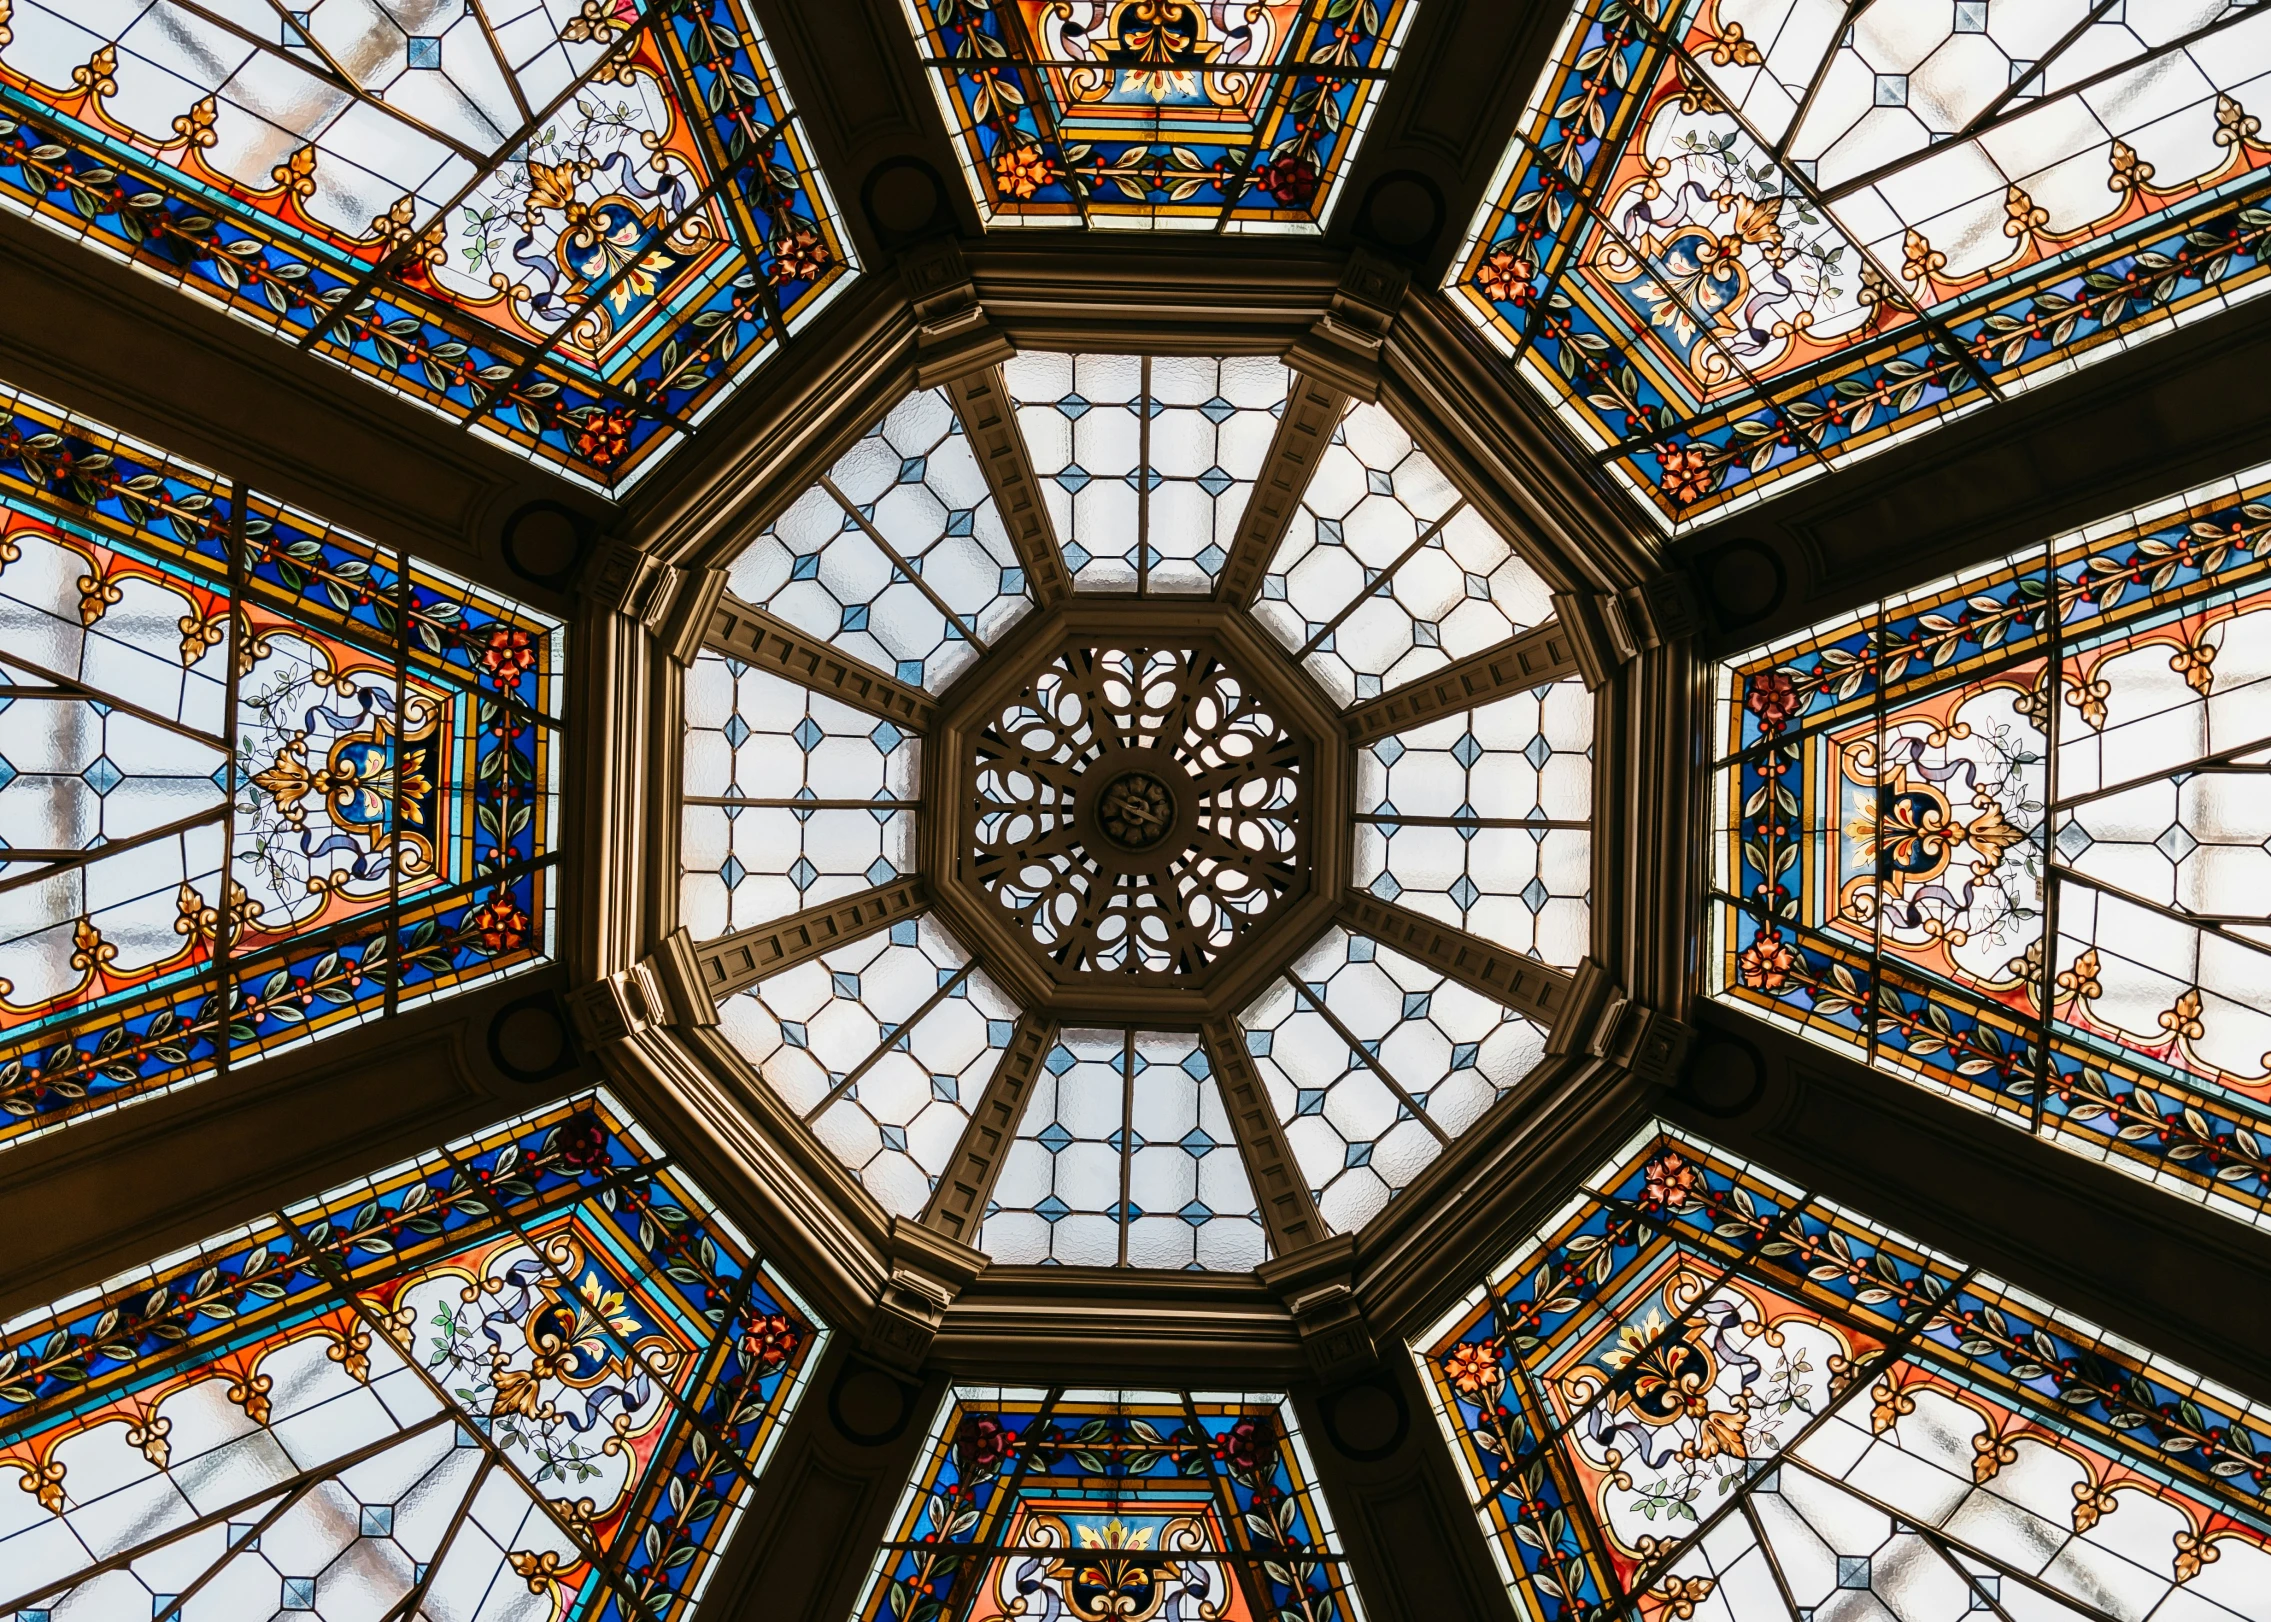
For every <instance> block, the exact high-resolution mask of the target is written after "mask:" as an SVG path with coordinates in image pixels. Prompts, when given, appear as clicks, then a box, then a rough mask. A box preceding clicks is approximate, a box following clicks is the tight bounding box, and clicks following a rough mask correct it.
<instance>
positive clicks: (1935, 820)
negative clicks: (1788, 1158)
mask: <svg viewBox="0 0 2271 1622" xmlns="http://www.w3.org/2000/svg"><path fill="white" fill-rule="evenodd" d="M2267 475H2271V470H2266V469H2257V470H2254V471H2252V472H2250V473H2247V474H2244V475H2242V476H2241V477H2240V478H2239V479H2237V480H2225V481H2221V482H2219V483H2218V484H2216V485H2212V486H2208V487H2205V488H2202V489H2199V490H2195V491H2191V492H2188V493H2186V494H2185V495H2183V496H2180V497H2176V498H2174V499H2172V500H2170V501H2167V502H2164V503H2161V504H2159V505H2158V506H2156V507H2153V508H2150V509H2147V510H2145V511H2141V512H2136V513H2130V514H2123V515H2121V516H2120V517H2118V518H2116V519H2114V520H2110V521H2108V522H2106V523H2103V524H2099V525H2095V526H2093V527H2091V528H2090V529H2087V530H2083V531H2081V532H2079V533H2077V534H2073V535H2068V536H2063V537H2060V538H2059V539H2057V540H2055V541H2052V542H2051V543H2049V544H2048V546H2047V547H2043V548H2035V549H2031V550H2030V551H2027V552H2024V553H2020V554H2016V555H2014V556H2013V557H2011V558H2008V559H2004V560H2000V561H1998V562H1995V563H1992V564H1988V565H1985V566H1983V567H1981V568H1978V569H1975V570H1972V571H1970V572H1969V573H1967V574H1965V575H1962V576H1959V577H1956V578H1954V579H1951V580H1947V581H1941V582H1936V583H1934V584H1932V585H1929V586H1926V587H1922V588H1919V589H1918V590H1916V591H1914V592H1910V593H1908V594H1906V595H1905V596H1902V597H1899V598H1894V599H1888V600H1886V601H1885V602H1883V603H1881V604H1877V605H1874V606H1872V607H1871V608H1869V609H1867V610H1865V611H1862V612H1860V613H1856V614H1854V615H1850V616H1847V617H1846V618H1844V619H1842V620H1839V621H1834V622H1830V623H1827V624H1824V625H1821V626H1817V627H1814V628H1813V629H1812V630H1810V631H1807V632H1805V633H1802V634H1801V635H1798V636H1795V637H1790V638H1786V639H1784V640H1783V641H1782V642H1780V643H1777V644H1774V645H1772V646H1769V647H1766V648H1761V649H1758V650H1755V651H1754V652H1752V653H1749V654H1746V655H1744V656H1742V657H1740V658H1738V659H1735V660H1733V661H1731V662H1729V663H1728V664H1727V665H1725V666H1723V667H1722V670H1721V693H1720V701H1719V710H1718V726H1719V733H1720V746H1721V747H1722V748H1724V749H1727V750H1728V751H1729V753H1728V754H1727V756H1726V757H1725V758H1724V759H1723V760H1722V761H1721V763H1720V766H1719V769H1718V786H1717V794H1716V812H1715V815H1716V819H1717V831H1716V833H1715V836H1714V841H1715V852H1716V854H1715V873H1714V885H1715V887H1716V893H1717V896H1718V898H1719V899H1718V901H1717V902H1716V903H1715V909H1716V910H1715V912H1714V914H1713V923H1712V928H1713V930H1714V931H1715V934H1714V941H1713V946H1714V951H1713V955H1712V961H1713V965H1714V967H1713V972H1714V975H1715V978H1716V990H1717V993H1718V995H1719V996H1721V997H1722V998H1723V999H1725V1000H1728V1001H1731V1002H1735V1003H1737V1004H1740V1005H1742V1006H1745V1007H1748V1008H1750V1009H1752V1010H1753V1011H1755V1012H1759V1013H1761V1014H1764V1015H1765V1016H1766V1017H1768V1018H1770V1019H1774V1020H1776V1021H1777V1022H1779V1023H1783V1024H1786V1025H1788V1026H1790V1027H1791V1028H1793V1029H1796V1030H1799V1031H1801V1032H1802V1033H1804V1034H1806V1035H1808V1036H1810V1037H1813V1038H1814V1039H1815V1040H1818V1041H1822V1042H1825V1043H1828V1044H1831V1045H1833V1046H1840V1047H1845V1048H1847V1049H1849V1050H1851V1051H1854V1052H1855V1053H1856V1054H1857V1055H1858V1056H1861V1057H1864V1058H1865V1059H1867V1060H1868V1061H1869V1062H1871V1063H1874V1064H1876V1065H1877V1066H1879V1067H1880V1068H1883V1069H1887V1070H1891V1071H1893V1072H1895V1073H1897V1074H1901V1075H1904V1076H1906V1077H1908V1078H1910V1079H1912V1080H1915V1081H1918V1082H1920V1083H1922V1084H1924V1085H1926V1086H1930V1087H1933V1088H1935V1089H1936V1090H1940V1091H1943V1092H1946V1093H1949V1094H1950V1095H1951V1096H1954V1097H1956V1098H1959V1099H1961V1100H1963V1101H1964V1102H1966V1103H1969V1104H1972V1105H1974V1106H1976V1107H1979V1108H1981V1109H1985V1110H1987V1111H1989V1112H1991V1113H1994V1114H1997V1115H2000V1116H2002V1117H2003V1118H2005V1119H2008V1120H2011V1121H2014V1122H2017V1123H2020V1124H2023V1125H2025V1126H2026V1127H2027V1128H2028V1129H2030V1130H2032V1131H2035V1132H2038V1133H2041V1134H2043V1135H2045V1136H2048V1137H2050V1138H2051V1139H2052V1140H2053V1141H2055V1142H2058V1143H2060V1144H2062V1145H2063V1146H2065V1147H2067V1148H2071V1149H2074V1150H2076V1151H2078V1152H2080V1153H2084V1154H2089V1155H2092V1156H2095V1157H2098V1158H2103V1159H2107V1160H2110V1161H2111V1162H2112V1163H2114V1164H2116V1165H2119V1166H2121V1167H2123V1168H2124V1169H2127V1170H2129V1171H2131V1172H2133V1173H2135V1174H2137V1175H2140V1176H2144V1177H2147V1178H2150V1179H2152V1180H2154V1181H2157V1182H2160V1183H2162V1184H2163V1185H2164V1186H2167V1187H2170V1188H2172V1189H2176V1190H2178V1191H2180V1192H2184V1193H2186V1194H2188V1195H2189V1196H2190V1197H2192V1198H2195V1199H2203V1200H2206V1201H2208V1202H2209V1203H2210V1204H2211V1205H2213V1206H2214V1207H2216V1208H2217V1209H2220V1210H2223V1211H2226V1212H2228V1213H2230V1214H2232V1215H2235V1216H2239V1217H2241V1218H2242V1219H2243V1220H2248V1221H2255V1222H2261V1221H2262V1220H2263V1219H2264V1218H2263V1213H2264V1212H2265V1210H2266V1208H2267V1206H2271V1160H2267V1159H2266V1157H2265V1154H2264V1151H2263V1137H2262V1133H2263V1130H2264V1123H2265V1120H2266V1117H2267V1116H2271V1072H2267V1069H2266V1060H2265V1059H2264V1054H2265V1053H2266V1052H2267V1051H2271V998H2267V997H2266V994H2265V992H2264V989H2263V988H2264V987H2265V985H2266V984H2271V974H2267V972H2266V971H2267V969H2271V964H2267V963H2266V961H2265V957H2266V948H2267V947H2271V925H2267V923H2266V920H2267V919H2271V855H2266V853H2265V847H2264V840H2265V837H2266V836H2267V835H2271V826H2264V825H2263V818H2262V815H2261V813H2260V811H2259V810H2258V809H2257V806H2258V805H2259V804H2260V802H2261V800H2262V794H2261V789H2262V787H2263V784H2264V779H2265V771H2266V763H2265V758H2264V754H2263V745H2264V741H2265V740H2266V739H2267V738H2271V709H2267V708H2266V707H2265V705H2264V703H2263V701H2262V700H2263V694H2264V693H2265V692H2266V691H2271V688H2267V687H2266V686H2265V677H2266V675H2271V634H2266V632H2265V631H2264V630H2263V627H2265V626H2271V612H2267V611H2266V608H2265V601H2266V598H2265V590H2264V586H2263V583H2262V579H2261V574H2262V566H2261V564H2260V562H2259V561H2258V548H2259V547H2260V544H2261V537H2262V535H2263V534H2264V533H2265V531H2266V530H2267V529H2271V505H2267V504H2266V503H2265V501H2264V500H2263V496H2264V494H2265V493H2266V491H2267V490H2271V482H2267ZM2053 603H2055V610H2054V611H2053V607H2052V605H2053Z"/></svg>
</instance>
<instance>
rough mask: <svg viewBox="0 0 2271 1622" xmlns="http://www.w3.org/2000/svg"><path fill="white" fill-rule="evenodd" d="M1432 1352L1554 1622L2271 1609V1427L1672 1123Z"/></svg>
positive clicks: (2085, 1621)
mask: <svg viewBox="0 0 2271 1622" xmlns="http://www.w3.org/2000/svg"><path fill="white" fill-rule="evenodd" d="M1413 1355H1414V1357H1415V1359H1416V1361H1417V1362H1418V1365H1419V1369H1420V1377H1421V1380H1422V1383H1423V1384H1425V1385H1426V1386H1427V1387H1428V1389H1429V1391H1430V1394H1431V1396H1432V1398H1433V1406H1434V1409H1435V1413H1436V1417H1437V1418H1438V1420H1439V1421H1440V1422H1441V1424H1442V1427H1443V1432H1444V1435H1445V1438H1446V1440H1447V1441H1448V1442H1449V1443H1450V1446H1451V1448H1452V1450H1453V1452H1454V1453H1455V1454H1456V1455H1457V1458H1458V1462H1459V1465H1460V1467H1461V1469H1462V1472H1463V1474H1464V1475H1465V1477H1466V1481H1467V1485H1468V1489H1469V1492H1470V1493H1471V1495H1472V1501H1473V1504H1474V1510H1475V1514H1476V1516H1477V1517H1478V1518H1479V1519H1480V1520H1481V1522H1482V1525H1483V1529H1484V1531H1485V1533H1486V1534H1487V1535H1488V1536H1489V1538H1490V1539H1491V1543H1492V1547H1493V1549H1494V1550H1495V1552H1496V1554H1497V1556H1498V1560H1499V1566H1500V1570H1501V1572H1502V1574H1503V1575H1504V1577H1505V1579H1506V1581H1507V1584H1508V1587H1509V1588H1510V1589H1511V1590H1512V1592H1513V1594H1514V1597H1515V1600H1516V1605H1517V1609H1518V1611H1519V1613H1520V1614H1521V1615H1522V1616H1524V1617H1526V1618H1530V1619H1533V1622H1594V1619H1600V1622H1607V1619H1609V1618H1612V1617H1615V1618H1626V1617H1633V1618H1640V1619H1644V1622H1671V1619H1674V1618H1678V1619H1687V1618H1695V1619H1700V1622H1804V1619H1805V1618H1808V1617H1814V1616H1819V1617H1822V1618H1829V1617H1855V1618H1858V1617H1879V1618H1882V1617H1891V1618H1897V1619H1898V1622H1966V1619H1968V1618H1984V1617H1994V1618H1998V1619H2001V1622H2016V1619H2019V1618H2026V1619H2029V1622H2033V1619H2041V1622H2143V1619H2146V1618H2152V1619H2155V1622H2176V1619H2178V1618H2184V1619H2186V1622H2251V1619H2255V1618H2260V1617H2261V1616H2262V1615H2263V1614H2264V1609H2263V1606H2264V1596H2265V1595H2266V1594H2271V1412H2267V1411H2265V1410H2264V1409H2262V1408H2260V1407H2258V1406H2256V1405H2253V1404H2250V1403H2249V1402H2247V1401H2246V1400H2245V1399H2243V1398H2241V1397H2239V1396H2237V1395H2236V1394H2234V1393H2232V1392H2230V1391H2227V1390H2224V1389H2222V1388H2220V1387H2218V1386H2216V1385H2214V1384H2213V1383H2211V1382H2209V1381H2207V1380H2204V1379H2201V1378H2200V1377H2198V1376H2196V1375H2193V1374H2190V1373H2187V1372H2186V1371H2185V1370H2183V1369H2180V1368H2177V1367H2175V1366H2174V1365H2172V1364H2170V1363H2168V1362H2167V1361H2165V1360H2164V1359H2161V1358H2159V1357H2156V1356H2154V1355H2153V1354H2152V1353H2151V1352H2149V1351H2147V1350H2145V1349H2144V1348H2142V1347H2138V1346H2136V1345H2133V1344H2131V1343H2129V1342H2127V1341H2124V1340H2122V1339H2120V1338H2118V1337H2116V1336H2114V1335H2111V1334H2109V1333H2107V1332H2105V1331H2103V1330H2100V1329H2097V1328H2094V1327H2093V1326H2091V1325H2089V1324H2087V1323H2084V1322H2082V1321H2080V1320H2079V1319H2076V1318H2074V1317H2072V1316H2070V1315H2069V1314H2067V1313H2064V1312H2062V1311H2060V1310H2058V1309H2057V1308H2055V1307H2053V1306H2050V1305H2048V1304H2047V1303H2044V1302H2042V1301H2039V1300H2036V1299H2034V1298H2033V1297H2031V1296H2028V1295H2026V1294H2024V1293H2022V1292H2020V1291H2019V1290H2017V1289H2015V1288H2013V1287H2012V1286H2010V1285H2007V1284H2004V1283H2002V1282H2001V1281H1999V1280H1996V1279H1994V1278H1991V1277H1989V1276H1988V1275H1986V1274H1984V1273H1981V1272H1979V1271H1978V1270H1977V1269H1975V1268H1971V1267H1967V1266H1965V1265H1963V1264H1962V1263H1960V1262H1958V1261H1956V1260H1954V1259H1952V1258H1950V1257H1947V1256H1943V1255H1940V1254H1939V1253H1937V1252H1935V1251H1931V1250H1928V1249H1926V1248H1924V1247H1923V1246H1920V1245H1918V1244H1916V1243H1914V1242H1913V1241H1911V1240H1908V1239H1905V1238H1903V1237H1902V1236H1900V1235H1899V1234H1895V1233H1891V1232H1888V1231H1886V1230H1885V1229H1883V1228H1881V1227H1879V1226H1877V1225H1875V1224H1873V1223H1871V1222H1869V1221H1868V1220H1867V1219H1865V1218H1863V1217H1861V1216H1858V1215H1856V1214H1855V1213H1853V1212H1850V1211H1846V1210H1844V1209H1842V1208H1840V1207H1838V1206H1836V1205H1833V1204H1831V1203H1830V1202H1829V1201H1827V1200H1823V1199H1820V1198H1817V1197H1815V1196H1812V1195H1809V1194H1807V1193H1805V1192H1804V1191H1802V1190H1800V1189H1796V1188H1793V1187H1791V1186H1789V1185H1788V1184H1786V1183H1783V1182H1780V1181H1778V1180H1777V1179H1775V1178H1774V1177H1772V1176H1770V1175H1769V1174H1767V1173H1765V1172H1763V1171H1761V1170H1760V1169H1759V1168H1757V1167H1755V1166H1751V1165H1747V1164H1745V1163H1744V1162H1742V1161H1739V1160H1736V1159H1734V1158H1733V1157H1731V1156H1729V1155H1726V1154H1724V1153H1723V1152H1721V1151H1719V1150H1717V1149H1714V1148H1712V1147H1711V1146H1710V1145H1708V1144H1704V1143H1700V1142H1697V1141H1695V1140H1692V1139H1689V1138H1686V1137H1683V1136H1681V1135H1679V1134H1678V1133H1677V1132H1675V1131H1673V1130H1672V1129H1670V1128H1668V1127H1662V1126H1657V1127H1651V1128H1649V1129H1647V1130H1645V1131H1643V1132H1642V1133H1641V1134H1640V1136H1639V1137H1638V1138H1636V1139H1635V1140H1634V1141H1633V1142H1632V1143H1631V1144H1629V1145H1628V1146H1627V1147H1626V1149H1625V1150H1624V1151H1623V1152H1622V1153H1620V1154H1619V1155H1618V1156H1617V1157H1616V1158H1615V1159H1614V1160H1612V1161H1611V1162H1610V1163H1609V1164H1608V1165H1607V1166H1605V1167H1603V1168H1602V1169H1601V1170H1600V1171H1599V1172H1598V1173H1597V1174H1596V1175H1595V1176H1593V1177H1592V1178H1591V1179H1589V1180H1588V1181H1587V1183H1586V1184H1585V1186H1584V1187H1583V1189H1582V1190H1581V1191H1580V1192H1579V1193H1578V1194H1577V1195H1576V1196H1575V1197H1574V1198H1573V1199H1571V1200H1570V1201H1569V1202H1568V1203H1567V1204H1566V1205H1564V1206H1563V1207H1562V1209H1561V1210H1560V1211H1559V1212H1558V1213H1557V1214H1555V1215H1554V1216H1553V1217H1552V1218H1551V1219H1550V1220H1549V1221H1548V1222H1546V1223H1545V1224H1544V1225H1543V1226H1542V1227H1541V1228H1540V1229H1539V1230H1538V1231H1537V1233H1536V1234H1535V1236H1534V1237H1532V1238H1529V1239H1527V1240H1525V1241H1523V1242H1522V1243H1521V1244H1520V1245H1519V1246H1517V1247H1516V1249H1515V1250H1514V1251H1513V1253H1512V1254H1510V1255H1509V1256H1508V1257H1507V1258H1506V1259H1505V1261H1504V1262H1503V1263H1501V1264H1500V1265H1499V1266H1498V1267H1496V1268H1494V1269H1493V1270H1492V1271H1491V1273H1490V1274H1489V1277H1488V1278H1487V1280H1486V1281H1485V1283H1484V1284H1483V1285H1481V1286H1480V1287H1478V1288H1477V1289H1475V1290H1474V1291H1473V1292H1471V1293H1470V1294H1469V1295H1468V1296H1467V1297H1466V1299H1464V1300H1463V1301H1461V1302H1460V1303H1459V1304H1458V1305H1457V1306H1455V1307H1453V1308H1452V1309H1451V1311H1450V1312H1449V1313H1448V1314H1447V1315H1446V1316H1445V1317H1444V1318H1443V1320H1442V1321H1441V1322H1440V1323H1439V1324H1437V1325H1436V1326H1435V1327H1434V1328H1432V1329H1430V1330H1429V1331H1427V1332H1426V1333H1425V1334H1424V1335H1423V1336H1421V1337H1420V1338H1419V1339H1418V1340H1417V1341H1416V1342H1415V1343H1414V1346H1413Z"/></svg>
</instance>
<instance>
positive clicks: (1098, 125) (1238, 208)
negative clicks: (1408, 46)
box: [901, 0, 1418, 232]
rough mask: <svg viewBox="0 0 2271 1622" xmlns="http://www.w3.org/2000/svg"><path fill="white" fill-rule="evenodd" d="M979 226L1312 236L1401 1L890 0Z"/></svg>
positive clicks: (1378, 71) (1368, 103) (1390, 55)
mask: <svg viewBox="0 0 2271 1622" xmlns="http://www.w3.org/2000/svg"><path fill="white" fill-rule="evenodd" d="M901 3H902V4H903V5H904V6H905V8H906V13H907V20H908V22H909V23H911V24H912V25H913V27H914V31H915V40H916V48H917V49H918V50H919V51H921V52H922V55H923V57H924V61H925V64H926V66H927V67H928V69H929V72H930V77H931V84H932V88H933V89H934V90H936V92H937V93H938V105H939V111H940V112H941V113H943V114H944V115H945V118H946V125H947V130H948V132H949V136H950V138H951V139H952V140H953V142H954V144H955V150H956V155H957V156H958V157H959V158H960V159H961V163H962V173H963V176H964V178H965V179H967V180H968V181H969V183H970V192H971V195H972V197H973V198H975V199H976V201H977V204H978V212H979V214H980V215H981V216H982V217H983V218H984V220H985V222H986V224H987V225H988V226H1006V225H1058V226H1082V225H1090V226H1097V227H1100V228H1101V227H1115V228H1119V229H1123V230H1147V229H1148V230H1186V231H1299V232H1315V231H1318V230H1320V229H1321V228H1322V227H1323V224H1324V222H1325V220H1326V219H1327V218H1328V217H1329V216H1330V214H1331V212H1332V208H1333V204H1334V201H1335V198H1336V196H1337V193H1338V190H1339V183H1340V180H1341V177H1342V175H1343V174H1344V173H1345V171H1346V170H1347V168H1348V166H1349V164H1350V163H1351V162H1352V161H1353V160H1354V158H1355V155H1356V148H1357V143H1358V142H1359V141H1361V140H1362V139H1363V136H1364V127H1365V125H1366V124H1367V123H1369V122H1370V121H1371V118H1372V109H1373V105H1374V104H1375V103H1376V102H1377V101H1378V99H1379V95H1380V91H1381V88H1382V83H1381V82H1382V81H1383V80H1385V79H1386V77H1387V76H1388V73H1389V70H1391V69H1392V68H1393V67H1394V66H1395V65H1396V56H1397V53H1398V51H1399V50H1400V48H1401V47H1402V44H1403V37H1404V32H1405V30H1406V29H1408V28H1409V27H1410V26H1411V19H1412V17H1413V15H1414V14H1415V13H1416V12H1417V10H1418V6H1417V4H1416V3H1415V0H1256V3H1252V4H1245V5H1239V6H1224V5H1222V4H1219V3H1215V4H1207V3H1204V0H1000V3H999V4H995V3H992V0H901Z"/></svg>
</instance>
